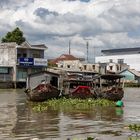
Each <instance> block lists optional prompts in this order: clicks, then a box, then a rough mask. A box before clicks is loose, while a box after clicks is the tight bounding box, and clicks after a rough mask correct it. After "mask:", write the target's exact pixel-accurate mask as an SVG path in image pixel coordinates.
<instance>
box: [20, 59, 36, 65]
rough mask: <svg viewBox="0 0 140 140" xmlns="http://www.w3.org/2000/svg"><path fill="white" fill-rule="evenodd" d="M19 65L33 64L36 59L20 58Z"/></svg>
mask: <svg viewBox="0 0 140 140" xmlns="http://www.w3.org/2000/svg"><path fill="white" fill-rule="evenodd" d="M19 65H21V66H33V65H34V60H33V58H23V57H22V58H19Z"/></svg>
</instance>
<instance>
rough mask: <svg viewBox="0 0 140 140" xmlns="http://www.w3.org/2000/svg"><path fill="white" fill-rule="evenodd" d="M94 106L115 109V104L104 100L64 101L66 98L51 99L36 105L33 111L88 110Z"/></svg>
mask: <svg viewBox="0 0 140 140" xmlns="http://www.w3.org/2000/svg"><path fill="white" fill-rule="evenodd" d="M95 106H102V107H107V106H114V107H115V102H112V101H109V100H105V99H97V100H94V99H86V100H82V99H71V98H70V99H66V98H60V99H53V100H48V101H46V102H41V103H36V104H34V105H33V110H34V111H37V112H42V111H45V110H47V109H48V108H52V109H54V110H57V109H60V108H61V109H69V110H70V109H71V110H73V109H77V110H78V109H80V110H81V109H83V110H85V109H90V108H92V107H95Z"/></svg>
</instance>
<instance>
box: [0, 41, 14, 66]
mask: <svg viewBox="0 0 140 140" xmlns="http://www.w3.org/2000/svg"><path fill="white" fill-rule="evenodd" d="M15 65H16V43H2V44H0V66H5V67H7V66H15Z"/></svg>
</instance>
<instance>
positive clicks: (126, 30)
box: [0, 0, 140, 59]
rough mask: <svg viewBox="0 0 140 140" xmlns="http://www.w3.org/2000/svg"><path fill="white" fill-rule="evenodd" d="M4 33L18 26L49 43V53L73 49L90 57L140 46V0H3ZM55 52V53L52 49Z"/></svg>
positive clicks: (0, 16)
mask: <svg viewBox="0 0 140 140" xmlns="http://www.w3.org/2000/svg"><path fill="white" fill-rule="evenodd" d="M0 7H1V9H0V20H1V22H0V36H1V37H2V36H4V35H5V34H6V32H7V31H10V30H13V29H14V28H15V27H16V26H18V27H20V28H21V29H22V31H23V32H24V35H25V37H26V38H27V40H28V41H29V42H30V43H32V44H37V43H44V44H46V45H47V46H48V48H49V49H48V50H47V53H46V56H47V57H57V56H59V55H61V54H62V53H68V42H69V40H71V47H72V48H71V49H72V51H71V52H72V53H73V54H74V55H76V56H80V57H81V56H83V57H86V41H87V40H85V38H86V39H88V41H89V50H91V51H89V52H90V53H89V55H90V56H89V57H90V58H91V59H92V58H93V53H94V52H93V47H95V48H96V55H99V54H100V51H101V49H109V48H121V47H136V46H138V45H139V43H140V10H139V7H140V1H139V0H129V1H128V0H123V1H122V0H113V1H110V0H57V1H56V0H24V1H17V0H1V1H0ZM52 52H54V53H52Z"/></svg>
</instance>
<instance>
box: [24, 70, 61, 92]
mask: <svg viewBox="0 0 140 140" xmlns="http://www.w3.org/2000/svg"><path fill="white" fill-rule="evenodd" d="M59 79H60V75H59V74H57V73H53V72H49V71H41V72H37V73H33V74H29V75H28V77H27V85H26V89H30V90H32V89H34V88H36V87H37V86H38V85H39V84H41V83H44V84H47V83H50V84H51V85H52V86H55V87H57V88H60V85H59Z"/></svg>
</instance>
